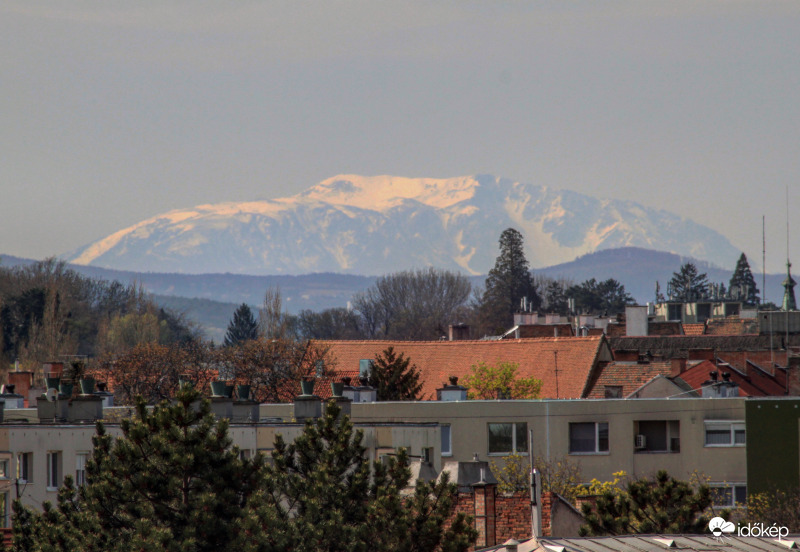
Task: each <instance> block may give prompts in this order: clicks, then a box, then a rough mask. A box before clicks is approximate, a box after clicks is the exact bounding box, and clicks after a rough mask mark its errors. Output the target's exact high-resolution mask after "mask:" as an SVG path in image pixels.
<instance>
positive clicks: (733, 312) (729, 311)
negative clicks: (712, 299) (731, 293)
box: [725, 303, 739, 316]
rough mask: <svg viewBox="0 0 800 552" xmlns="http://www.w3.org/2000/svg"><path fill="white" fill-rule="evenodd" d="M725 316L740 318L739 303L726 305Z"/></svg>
mask: <svg viewBox="0 0 800 552" xmlns="http://www.w3.org/2000/svg"><path fill="white" fill-rule="evenodd" d="M725 316H739V303H725Z"/></svg>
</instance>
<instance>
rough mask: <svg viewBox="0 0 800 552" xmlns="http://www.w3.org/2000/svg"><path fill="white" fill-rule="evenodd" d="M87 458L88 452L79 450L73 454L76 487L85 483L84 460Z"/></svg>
mask: <svg viewBox="0 0 800 552" xmlns="http://www.w3.org/2000/svg"><path fill="white" fill-rule="evenodd" d="M88 458H89V453H88V452H79V453H77V454H76V455H75V485H76V486H78V487H80V486H81V485H86V460H87V459H88Z"/></svg>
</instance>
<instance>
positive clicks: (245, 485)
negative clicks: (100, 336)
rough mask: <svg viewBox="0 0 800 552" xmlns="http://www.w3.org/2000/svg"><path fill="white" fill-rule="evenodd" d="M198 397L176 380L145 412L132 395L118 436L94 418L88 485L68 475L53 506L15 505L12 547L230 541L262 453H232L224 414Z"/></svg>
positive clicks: (234, 541) (203, 547) (189, 547)
mask: <svg viewBox="0 0 800 552" xmlns="http://www.w3.org/2000/svg"><path fill="white" fill-rule="evenodd" d="M199 399H200V396H199V394H198V393H197V392H196V391H194V390H192V389H189V388H184V389H182V390H180V391H179V392H178V395H177V400H176V401H175V403H174V404H169V403H167V402H163V403H161V405H159V406H157V407H155V408H154V409H153V410H152V411H148V409H147V408H146V406H145V403H144V401H143V400H141V399H139V400H138V401H137V404H136V411H137V416H136V417H135V418H133V419H126V420H123V421H122V422H121V424H120V429H121V432H122V435H121V437H119V438H116V439H115V438H113V437H112V436H111V435H109V434H108V433H107V432H106V430H105V427H104V426H103V424H102V423H99V424H98V427H97V435H96V436H95V437H94V438H93V443H94V451H93V454H92V458H91V459H90V460H89V462H88V463H87V466H86V475H87V481H86V485H84V486H81V487H80V488H75V487H74V485H73V483H72V479H71V477H66V478H65V484H64V486H63V487H62V488H61V490H60V492H59V496H58V503H57V506H56V507H53V506H52V505H50V504H45V506H44V510H43V512H42V513H35V512H32V511H30V510H28V509H27V508H25V507H23V506H22V505H21V504H20V503H19V502H17V503H15V505H14V546H15V550H17V551H20V552H22V551H25V552H27V551H33V550H52V551H68V550H69V551H72V550H104V551H106V550H107V551H112V552H116V551H120V552H121V551H123V550H126V551H127V550H159V551H166V552H172V551H175V552H179V551H180V552H189V551H191V552H203V551H208V552H211V551H216V550H220V549H223V548H230V549H232V550H236V549H238V547H239V546H241V541H242V540H243V539H244V535H243V534H242V532H241V523H242V520H243V519H244V517H245V512H246V509H245V506H246V504H247V502H248V499H249V497H250V496H251V495H252V494H253V493H254V492H255V491H256V489H257V488H258V486H259V478H260V474H261V473H262V469H263V460H262V459H261V457H257V458H256V459H254V460H252V461H251V460H242V459H240V458H239V453H238V451H237V450H236V449H235V448H232V447H231V440H230V438H229V436H228V433H227V428H228V423H227V421H225V420H217V419H216V418H215V417H214V416H213V415H212V414H211V413H210V406H209V402H208V401H207V400H202V401H200V400H199Z"/></svg>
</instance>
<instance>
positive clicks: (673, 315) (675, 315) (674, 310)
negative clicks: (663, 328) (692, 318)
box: [667, 303, 683, 321]
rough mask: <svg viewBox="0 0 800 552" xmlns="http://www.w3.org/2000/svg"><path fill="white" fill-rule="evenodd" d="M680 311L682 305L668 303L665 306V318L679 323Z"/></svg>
mask: <svg viewBox="0 0 800 552" xmlns="http://www.w3.org/2000/svg"><path fill="white" fill-rule="evenodd" d="M681 310H683V304H682V303H678V304H675V303H670V304H669V305H668V306H667V318H668V319H669V320H678V321H680V320H681Z"/></svg>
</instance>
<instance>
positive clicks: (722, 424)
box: [705, 420, 746, 447]
mask: <svg viewBox="0 0 800 552" xmlns="http://www.w3.org/2000/svg"><path fill="white" fill-rule="evenodd" d="M744 427H745V426H744V421H741V420H737V421H728V420H720V421H716V420H711V421H709V420H706V442H705V446H707V447H743V446H744V445H745V443H746V438H745V429H744Z"/></svg>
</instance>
